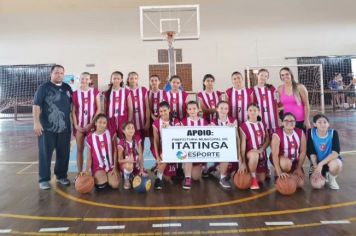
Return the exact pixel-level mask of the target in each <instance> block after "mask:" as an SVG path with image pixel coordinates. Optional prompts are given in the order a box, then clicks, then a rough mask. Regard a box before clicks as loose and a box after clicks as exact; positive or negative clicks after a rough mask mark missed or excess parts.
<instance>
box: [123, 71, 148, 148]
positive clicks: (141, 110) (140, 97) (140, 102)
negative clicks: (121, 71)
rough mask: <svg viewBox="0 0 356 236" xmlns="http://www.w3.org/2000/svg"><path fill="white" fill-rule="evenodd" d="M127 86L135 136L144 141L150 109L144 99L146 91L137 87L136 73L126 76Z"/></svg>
mask: <svg viewBox="0 0 356 236" xmlns="http://www.w3.org/2000/svg"><path fill="white" fill-rule="evenodd" d="M127 86H129V89H130V97H131V101H132V110H133V116H132V121H133V123H134V125H135V132H136V133H135V135H137V136H139V137H140V139H141V140H142V141H144V140H145V137H146V136H147V134H148V129H149V127H150V109H149V105H148V100H147V99H146V97H147V89H146V88H145V87H141V86H139V85H138V74H137V73H136V72H130V73H129V74H128V78H127Z"/></svg>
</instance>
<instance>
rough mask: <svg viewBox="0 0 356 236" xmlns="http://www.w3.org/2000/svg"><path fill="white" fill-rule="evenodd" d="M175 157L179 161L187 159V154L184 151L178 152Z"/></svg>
mask: <svg viewBox="0 0 356 236" xmlns="http://www.w3.org/2000/svg"><path fill="white" fill-rule="evenodd" d="M176 156H177V158H178V159H179V160H185V159H187V153H186V152H185V151H178V152H177V154H176Z"/></svg>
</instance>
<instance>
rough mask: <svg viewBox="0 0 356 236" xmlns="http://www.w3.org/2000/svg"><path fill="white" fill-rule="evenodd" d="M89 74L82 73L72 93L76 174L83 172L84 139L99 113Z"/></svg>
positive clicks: (97, 92)
mask: <svg viewBox="0 0 356 236" xmlns="http://www.w3.org/2000/svg"><path fill="white" fill-rule="evenodd" d="M90 83H91V79H90V74H89V73H88V72H83V73H82V74H81V75H80V87H79V89H78V90H76V91H75V92H73V106H72V119H73V135H74V137H75V140H76V142H77V169H78V174H79V173H81V172H82V171H83V152H84V139H85V137H86V136H88V134H89V132H90V130H91V129H92V127H93V123H92V121H93V119H94V118H95V117H96V116H97V115H98V114H99V112H100V94H99V90H98V89H96V88H90V87H89V84H90Z"/></svg>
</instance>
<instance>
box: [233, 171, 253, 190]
mask: <svg viewBox="0 0 356 236" xmlns="http://www.w3.org/2000/svg"><path fill="white" fill-rule="evenodd" d="M234 183H235V186H236V187H237V188H239V189H248V188H250V187H251V183H252V178H251V175H250V173H248V172H243V173H241V174H240V173H236V174H235V175H234Z"/></svg>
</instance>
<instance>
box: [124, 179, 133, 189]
mask: <svg viewBox="0 0 356 236" xmlns="http://www.w3.org/2000/svg"><path fill="white" fill-rule="evenodd" d="M130 188H131V184H130V180H129V179H125V180H124V189H130Z"/></svg>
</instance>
